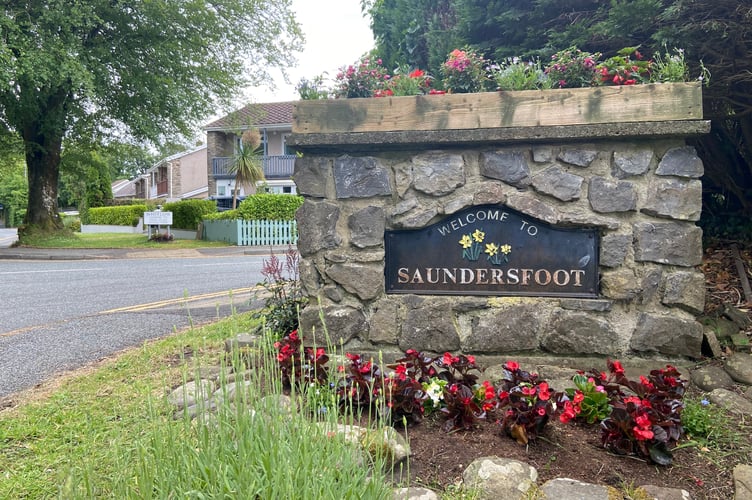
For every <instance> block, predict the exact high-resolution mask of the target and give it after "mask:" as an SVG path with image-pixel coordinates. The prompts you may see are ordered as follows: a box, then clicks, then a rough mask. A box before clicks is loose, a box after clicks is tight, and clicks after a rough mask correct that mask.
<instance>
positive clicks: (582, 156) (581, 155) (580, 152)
mask: <svg viewBox="0 0 752 500" xmlns="http://www.w3.org/2000/svg"><path fill="white" fill-rule="evenodd" d="M597 156H598V151H595V150H592V149H579V148H567V149H564V150H562V151H561V152H560V153H559V154H558V156H557V158H558V159H559V160H560V161H563V162H564V163H568V164H570V165H574V166H575V167H589V166H590V164H591V163H593V160H595V158H596V157H597Z"/></svg>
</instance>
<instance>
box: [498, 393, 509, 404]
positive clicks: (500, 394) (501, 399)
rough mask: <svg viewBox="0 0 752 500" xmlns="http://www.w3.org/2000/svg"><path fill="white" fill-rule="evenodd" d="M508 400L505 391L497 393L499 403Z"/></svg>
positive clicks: (507, 394)
mask: <svg viewBox="0 0 752 500" xmlns="http://www.w3.org/2000/svg"><path fill="white" fill-rule="evenodd" d="M508 398H509V393H508V392H507V391H499V401H501V402H502V403H503V402H504V401H505V400H506V399H508Z"/></svg>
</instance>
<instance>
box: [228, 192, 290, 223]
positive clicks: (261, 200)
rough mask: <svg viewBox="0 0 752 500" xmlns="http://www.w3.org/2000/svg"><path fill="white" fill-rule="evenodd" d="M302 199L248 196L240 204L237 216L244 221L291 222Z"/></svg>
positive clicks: (271, 194)
mask: <svg viewBox="0 0 752 500" xmlns="http://www.w3.org/2000/svg"><path fill="white" fill-rule="evenodd" d="M302 204H303V197H302V196H296V195H291V194H275V193H263V194H254V195H252V196H248V197H247V198H246V199H245V200H243V201H242V202H241V203H240V206H239V207H238V209H237V212H238V215H239V216H240V218H241V219H245V220H293V219H294V218H295V212H296V211H297V210H298V208H300V205H302Z"/></svg>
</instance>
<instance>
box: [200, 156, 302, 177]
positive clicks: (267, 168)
mask: <svg viewBox="0 0 752 500" xmlns="http://www.w3.org/2000/svg"><path fill="white" fill-rule="evenodd" d="M232 161H233V159H232V158H230V157H226V156H218V157H215V158H212V175H213V176H214V178H215V179H233V178H234V177H235V175H234V174H231V173H230V168H229V167H230V165H231V164H232ZM261 161H262V163H263V166H264V177H265V178H267V179H289V178H290V177H292V174H293V171H294V169H295V155H279V156H263V157H262V159H261Z"/></svg>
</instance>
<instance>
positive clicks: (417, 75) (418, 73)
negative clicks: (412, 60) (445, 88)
mask: <svg viewBox="0 0 752 500" xmlns="http://www.w3.org/2000/svg"><path fill="white" fill-rule="evenodd" d="M425 74H426V73H425V72H424V71H423V70H420V69H416V70H413V71H412V73H410V74H409V75H407V76H409V77H410V78H420V77H421V76H425Z"/></svg>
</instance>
